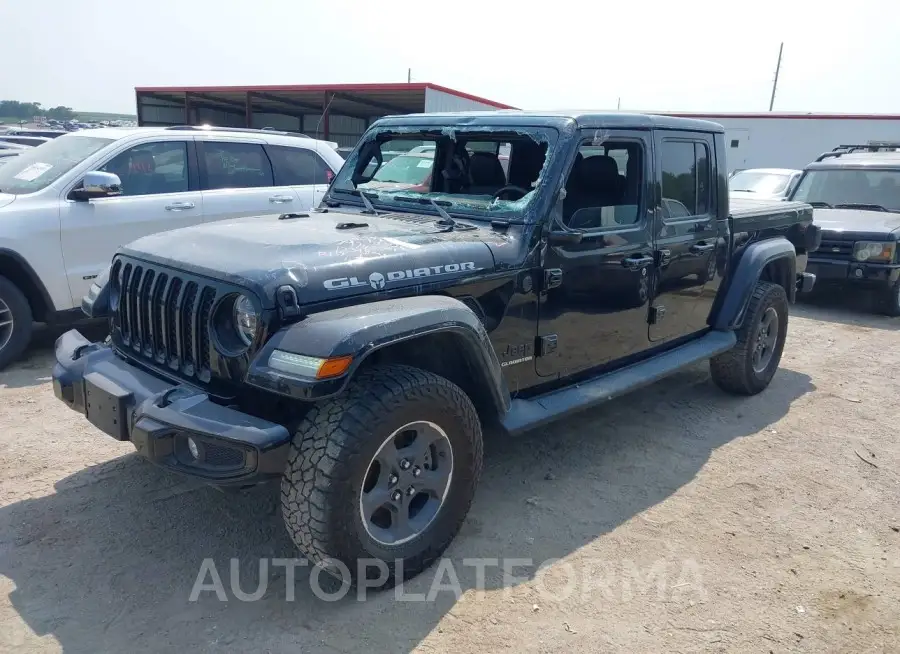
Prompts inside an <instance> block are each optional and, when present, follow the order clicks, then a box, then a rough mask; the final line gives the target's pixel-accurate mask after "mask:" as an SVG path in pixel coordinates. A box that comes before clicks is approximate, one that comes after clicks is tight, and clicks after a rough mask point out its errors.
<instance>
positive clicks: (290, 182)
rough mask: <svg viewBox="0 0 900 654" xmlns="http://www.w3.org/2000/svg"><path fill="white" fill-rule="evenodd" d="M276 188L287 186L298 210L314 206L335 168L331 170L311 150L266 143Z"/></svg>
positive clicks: (319, 199) (325, 188)
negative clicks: (294, 197) (296, 202)
mask: <svg viewBox="0 0 900 654" xmlns="http://www.w3.org/2000/svg"><path fill="white" fill-rule="evenodd" d="M265 149H266V153H267V154H268V156H269V160H270V161H271V162H272V167H273V169H274V172H275V184H276V186H278V187H290V188H291V189H292V190H293V192H294V194H295V195H296V196H297V201H298V202H299V204H298V205H297V207H296V209H297V210H298V211H307V210H309V209H312V208H313V207H315V206H318V204H319V202H320V201H321V200H322V197H323V196H324V195H325V191H327V190H328V185H329V184H330V183H331V180H332V179H333V178H334V175H335V173H336V172H337V171H335V170H332V169H331V167H330V166H329V165H328V164H327V163H326V162H325V160H324V159H323V158H322V156H321V155H320V154H319V153H318V152H316V151H315V150H314V149H309V148H304V147H293V146H287V145H266V146H265Z"/></svg>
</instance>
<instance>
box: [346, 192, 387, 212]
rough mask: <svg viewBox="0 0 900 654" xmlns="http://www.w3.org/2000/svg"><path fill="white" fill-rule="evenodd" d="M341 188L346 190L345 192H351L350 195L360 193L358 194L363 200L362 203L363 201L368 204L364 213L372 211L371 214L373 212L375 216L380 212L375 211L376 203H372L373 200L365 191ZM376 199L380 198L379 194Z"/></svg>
mask: <svg viewBox="0 0 900 654" xmlns="http://www.w3.org/2000/svg"><path fill="white" fill-rule="evenodd" d="M341 190H342V191H344V192H345V193H349V194H350V195H358V196H359V199H360V200H362V203H363V204H364V205H366V210H365V211H363V213H370V214H372V215H373V216H377V215H378V212H377V211H375V207H374V205H373V204H372V202H371V201H370V200H369V198H368V197H367V196H366V194H365V193H363V192H362V191H360V190H359V189H352V190H351V189H346V190H345V189H341ZM375 199H376V200H377V199H378V196H377V195H376V196H375Z"/></svg>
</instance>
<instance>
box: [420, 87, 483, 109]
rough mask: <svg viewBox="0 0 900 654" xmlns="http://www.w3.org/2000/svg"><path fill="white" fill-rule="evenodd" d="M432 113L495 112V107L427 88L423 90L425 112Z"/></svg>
mask: <svg viewBox="0 0 900 654" xmlns="http://www.w3.org/2000/svg"><path fill="white" fill-rule="evenodd" d="M434 111H497V107H495V106H494V105H491V104H486V103H484V102H476V101H475V100H469V99H468V98H461V97H460V96H458V95H453V94H451V93H445V92H444V91H437V90H435V89H432V88H427V89H425V112H426V113H428V112H434Z"/></svg>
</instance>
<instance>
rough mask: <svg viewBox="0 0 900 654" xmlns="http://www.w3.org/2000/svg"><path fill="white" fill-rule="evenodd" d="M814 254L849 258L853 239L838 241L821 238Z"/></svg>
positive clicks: (834, 257) (851, 253) (833, 257)
mask: <svg viewBox="0 0 900 654" xmlns="http://www.w3.org/2000/svg"><path fill="white" fill-rule="evenodd" d="M815 255H816V256H826V257H829V258H832V259H850V258H852V256H853V241H838V240H832V239H824V238H823V239H822V243H821V244H820V245H819V249H818V250H817V251H816V252H815Z"/></svg>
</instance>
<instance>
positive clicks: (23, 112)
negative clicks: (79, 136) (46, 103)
mask: <svg viewBox="0 0 900 654" xmlns="http://www.w3.org/2000/svg"><path fill="white" fill-rule="evenodd" d="M0 116H3V117H4V118H17V119H19V120H31V119H32V117H34V116H44V117H46V118H53V119H55V120H71V119H73V118H75V112H74V111H73V110H72V108H71V107H63V106H62V105H60V106H58V107H52V108H47V109H45V108H44V107H42V106H41V103H40V102H19V101H18V100H0Z"/></svg>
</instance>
